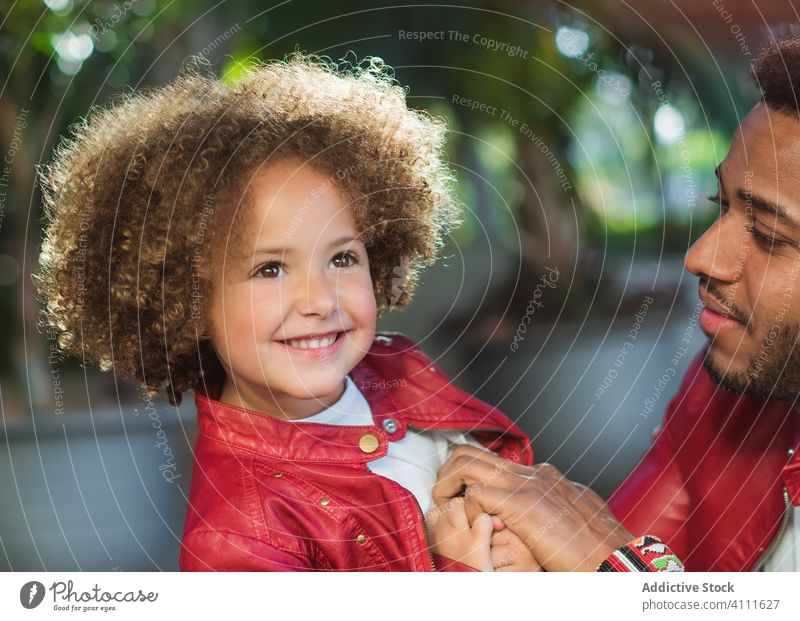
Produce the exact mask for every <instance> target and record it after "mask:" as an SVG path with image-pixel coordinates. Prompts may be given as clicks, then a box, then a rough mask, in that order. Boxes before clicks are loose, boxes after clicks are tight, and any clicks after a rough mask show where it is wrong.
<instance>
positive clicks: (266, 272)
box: [256, 261, 283, 278]
mask: <svg viewBox="0 0 800 621" xmlns="http://www.w3.org/2000/svg"><path fill="white" fill-rule="evenodd" d="M282 271H283V266H282V265H281V264H280V263H277V262H275V261H273V262H271V263H265V264H264V265H262V266H261V267H259V268H258V270H256V276H259V277H261V278H278V277H279V276H280V275H281V272H282Z"/></svg>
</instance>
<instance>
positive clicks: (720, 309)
mask: <svg viewBox="0 0 800 621" xmlns="http://www.w3.org/2000/svg"><path fill="white" fill-rule="evenodd" d="M700 301H701V302H702V303H703V304H704V305H705V307H706V308H707V309H708V310H710V311H712V312H715V313H717V315H722V316H723V317H725V318H726V319H730V320H731V321H736V322H738V323H743V322H742V321H740V320H739V319H737V318H736V317H734V316H733V315H731V314H730V312H728V309H726V308H725V307H724V306H723V305H722V304H720V303H719V302H717V301H716V300H714V299H713V298H709V297H708V296H706V295H703V293H702V292H701V293H700Z"/></svg>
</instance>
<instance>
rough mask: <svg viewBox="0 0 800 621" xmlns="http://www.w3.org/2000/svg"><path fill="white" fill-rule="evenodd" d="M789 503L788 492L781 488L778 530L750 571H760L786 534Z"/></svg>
mask: <svg viewBox="0 0 800 621" xmlns="http://www.w3.org/2000/svg"><path fill="white" fill-rule="evenodd" d="M790 507H791V502H790V501H789V490H787V489H786V488H785V487H784V488H783V518H782V519H781V525H780V527H779V528H778V534H777V535H776V536H775V539H773V540H772V543H771V544H769V547H768V548H767V549H766V550H764V553H763V554H762V555H761V557H760V558H759V559H758V562H757V563H756V564H755V565H754V566H753V569H752V570H751V571H760V570H761V568H762V567H763V566H764V563H766V561H767V559H768V558H769V557H770V555H771V554H772V553H773V552H774V551H775V548H777V547H778V544H779V543H780V542H781V539H783V535H784V533H785V532H786V527H787V525H788V524H789V517H790V516H791V514H792V513H791V511H790Z"/></svg>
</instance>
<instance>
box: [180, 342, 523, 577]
mask: <svg viewBox="0 0 800 621" xmlns="http://www.w3.org/2000/svg"><path fill="white" fill-rule="evenodd" d="M350 376H351V377H352V378H353V381H354V382H355V384H356V386H358V388H359V389H360V390H361V392H362V393H363V394H364V396H365V397H366V399H367V402H368V403H369V405H370V408H371V409H372V415H373V419H374V421H375V424H374V425H372V426H368V427H347V426H338V425H317V424H312V423H307V424H303V425H297V424H294V423H291V422H286V421H282V420H278V419H276V418H272V417H270V416H265V415H262V414H259V413H257V412H252V411H248V410H245V409H242V408H237V407H234V406H230V405H227V404H224V403H221V402H219V401H217V400H215V399H214V398H212V396H209V395H204V394H201V393H200V392H198V393H196V395H195V402H196V404H197V412H198V420H199V424H200V435H199V437H198V439H197V443H196V445H195V462H194V468H193V473H192V482H191V489H190V492H189V510H188V513H187V516H186V524H185V527H184V533H183V541H182V548H181V556H180V566H181V569H183V570H199V571H208V570H228V571H255V570H278V571H285V570H312V569H318V570H371V571H383V570H387V571H433V570H434V569H450V570H465V569H468V568H467V567H465V566H463V565H460V564H459V563H455V562H453V561H450V560H449V559H437V561H436V564H435V561H434V559H433V557H432V555H431V554H430V553H429V551H428V542H427V535H426V532H425V524H424V518H423V516H422V512H421V511H420V508H419V505H418V504H417V501H416V499H415V498H414V496H413V495H412V494H411V492H409V491H408V490H406V489H405V488H403V487H401V486H400V485H399V484H397V483H395V482H394V481H391V480H389V479H387V478H384V477H381V476H379V475H376V474H373V473H371V472H370V471H369V470H368V469H367V464H368V462H370V461H372V460H375V459H378V458H379V457H382V456H384V455H385V454H386V450H387V443H388V442H389V441H390V440H399V439H401V438H403V437H404V436H405V434H406V430H407V429H408V428H409V427H411V428H413V429H417V430H432V429H454V430H455V429H458V430H467V431H469V432H470V433H471V434H472V436H473V437H474V438H475V439H476V440H478V441H479V442H481V443H482V444H483V445H484V446H485V447H487V448H488V449H490V450H492V451H494V452H496V453H498V454H500V455H501V456H502V457H505V458H508V459H512V460H515V461H519V462H521V463H524V464H526V465H530V464H531V463H532V461H533V453H532V451H531V449H530V446H529V442H528V439H527V437H526V436H525V434H523V433H522V432H521V431H520V430H519V429H518V428H517V427H516V426H515V425H514V424H513V423H512V422H511V421H510V420H509V419H508V418H507V417H506V416H505V415H503V414H501V413H500V412H498V411H497V410H496V409H494V408H492V407H490V406H488V405H486V404H485V403H483V402H481V401H479V400H478V399H475V398H474V397H471V396H469V395H468V394H466V393H464V392H462V391H461V390H459V389H458V388H456V387H455V386H453V385H452V384H451V383H450V382H449V381H448V379H447V377H445V375H444V374H443V373H442V371H441V370H439V369H438V368H437V367H435V366H434V365H432V363H431V361H430V360H429V359H428V358H427V357H426V356H425V354H423V353H422V352H421V351H420V350H419V349H417V348H416V347H415V345H414V343H412V342H411V341H410V340H409V339H407V338H406V337H403V336H400V335H396V334H392V335H387V334H381V335H378V336H377V337H376V338H375V343H373V346H372V347H371V348H370V351H369V353H367V355H366V356H365V357H364V359H363V360H362V361H361V362H360V363H359V364H358V365H357V366H356V368H355V369H353V371H352V372H351V373H350ZM217 390H218V389H217ZM209 393H213V394H214V396H216V395H218V392H216V391H212V390H211V389H209Z"/></svg>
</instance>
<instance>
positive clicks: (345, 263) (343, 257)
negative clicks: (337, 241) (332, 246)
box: [331, 252, 358, 267]
mask: <svg viewBox="0 0 800 621" xmlns="http://www.w3.org/2000/svg"><path fill="white" fill-rule="evenodd" d="M331 263H333V265H334V267H352V266H353V265H355V264H356V263H358V258H357V257H356V255H354V254H353V253H352V252H340V253H339V254H337V255H336V256H335V257H333V259H332V260H331Z"/></svg>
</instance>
